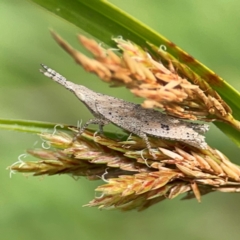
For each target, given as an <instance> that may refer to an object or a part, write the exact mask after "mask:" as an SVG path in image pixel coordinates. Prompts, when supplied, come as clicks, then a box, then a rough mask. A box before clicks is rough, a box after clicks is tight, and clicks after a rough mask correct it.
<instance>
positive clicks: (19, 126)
mask: <svg viewBox="0 0 240 240" xmlns="http://www.w3.org/2000/svg"><path fill="white" fill-rule="evenodd" d="M60 125H61V129H62V130H68V127H69V125H64V124H59V123H49V122H40V121H30V120H18V119H15V120H9V119H0V128H1V129H5V130H14V131H20V132H28V133H42V132H43V131H49V130H50V129H54V128H55V127H56V126H60Z"/></svg>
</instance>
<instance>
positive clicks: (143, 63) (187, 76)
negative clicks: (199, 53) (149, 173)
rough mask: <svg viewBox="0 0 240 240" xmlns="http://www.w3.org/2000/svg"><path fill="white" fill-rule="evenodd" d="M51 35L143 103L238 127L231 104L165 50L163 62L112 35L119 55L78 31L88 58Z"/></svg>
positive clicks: (77, 58) (81, 61)
mask: <svg viewBox="0 0 240 240" xmlns="http://www.w3.org/2000/svg"><path fill="white" fill-rule="evenodd" d="M52 35H53V37H54V39H55V40H56V41H57V43H58V44H59V45H60V46H61V47H62V48H63V49H64V50H65V51H67V52H68V53H69V54H70V55H71V56H72V57H73V58H74V59H75V61H76V62H77V63H78V64H79V65H82V66H83V68H84V69H85V70H87V71H89V72H93V73H95V74H96V75H98V76H99V77H100V78H101V79H102V80H104V81H106V82H109V83H111V85H112V86H122V85H125V86H126V87H127V88H129V89H131V92H132V93H133V94H135V95H136V96H139V97H142V98H145V99H146V100H145V101H144V102H143V104H142V106H143V107H145V108H155V107H156V108H160V109H162V110H164V111H165V112H166V113H167V114H169V115H172V116H175V117H179V118H184V119H189V120H205V121H214V120H219V121H224V122H227V123H229V124H231V125H233V126H234V127H235V128H238V129H240V124H239V122H238V121H237V120H235V119H234V118H233V117H232V115H231V113H232V111H231V108H230V107H229V106H228V105H227V104H226V103H225V102H224V101H223V100H222V99H221V97H220V96H219V95H218V94H217V92H216V91H214V90H213V89H212V88H211V86H210V85H209V84H208V83H207V82H206V81H204V80H203V79H201V78H200V77H199V76H198V75H196V74H195V73H194V72H192V71H191V70H190V69H189V68H188V67H187V66H185V65H184V64H181V63H176V60H175V59H174V60H173V59H172V57H171V55H170V54H168V53H167V52H165V51H163V50H161V49H159V50H158V53H159V54H160V56H161V59H162V60H164V61H165V60H167V62H168V64H167V65H166V64H165V65H163V63H161V62H160V61H159V60H158V61H156V60H154V59H153V58H152V57H151V55H150V54H149V53H147V52H145V51H143V49H141V48H140V47H139V46H137V45H135V44H133V43H132V42H130V41H125V40H123V39H122V38H114V39H113V40H114V41H115V42H116V43H117V46H118V48H119V49H121V50H122V55H121V54H116V53H115V52H114V51H113V50H111V49H107V50H106V49H104V48H103V47H101V46H100V45H99V44H98V43H97V42H95V41H94V40H92V39H88V38H86V37H84V36H81V35H79V36H78V39H79V41H80V42H81V44H82V45H83V46H84V47H85V48H86V49H88V50H89V51H90V52H91V53H92V54H93V55H94V58H95V59H91V58H89V57H87V56H85V55H83V54H82V53H80V52H78V51H77V50H76V49H73V48H72V47H71V46H70V45H69V44H68V43H67V42H65V41H64V40H63V39H62V38H61V37H60V36H58V35H57V34H56V33H54V32H52ZM152 47H153V48H154V46H152ZM155 48H156V47H155ZM155 48H154V49H155ZM118 53H119V52H118ZM173 63H174V65H175V66H176V67H177V69H178V71H176V70H175V68H174V66H173ZM179 73H182V75H181V76H180V74H179ZM182 76H184V77H182Z"/></svg>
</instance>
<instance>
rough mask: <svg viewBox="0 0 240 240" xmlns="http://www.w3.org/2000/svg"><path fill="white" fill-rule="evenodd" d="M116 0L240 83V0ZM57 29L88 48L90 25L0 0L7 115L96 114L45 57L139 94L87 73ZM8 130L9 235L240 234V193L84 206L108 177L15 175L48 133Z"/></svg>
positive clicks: (2, 96)
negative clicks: (49, 71) (46, 72)
mask: <svg viewBox="0 0 240 240" xmlns="http://www.w3.org/2000/svg"><path fill="white" fill-rule="evenodd" d="M111 2H112V3H114V4H116V5H117V6H119V7H120V8H122V9H123V10H125V11H127V12H128V13H130V14H131V15H133V16H134V17H136V18H138V19H139V20H141V21H143V22H144V23H145V24H147V25H149V26H150V27H152V28H153V29H155V30H156V31H159V32H160V33H161V34H163V35H164V36H166V37H167V38H168V39H170V40H171V41H173V42H174V43H176V44H177V45H179V46H180V47H181V48H183V49H184V50H186V51H187V52H188V53H190V54H191V55H193V56H194V57H195V58H197V59H198V60H200V61H201V62H203V63H204V64H205V65H207V66H208V67H210V68H211V69H212V70H214V71H216V72H217V73H218V74H219V75H220V76H222V77H223V78H224V79H226V80H227V81H228V82H229V83H231V84H232V85H233V86H234V87H235V88H236V89H238V90H239V89H240V81H239V76H240V67H239V65H240V48H239V39H240V17H239V9H240V2H239V1H238V0H228V1H225V0H218V1H206V0H204V1H202V0H201V1H200V0H195V1H189V0H188V1H187V0H181V1H178V0H169V1H166V0H165V1H164V0H155V1H153V0H152V1H149V0H138V1H137V0H132V1H129V0H128V1H127V0H112V1H111ZM49 28H52V29H54V30H56V31H57V32H58V33H59V34H61V35H62V36H63V37H64V38H65V39H67V40H68V41H69V42H70V43H71V44H72V45H73V46H75V47H78V48H79V49H81V47H80V46H78V43H77V40H76V37H75V35H76V33H83V32H82V31H81V30H79V29H78V28H76V27H74V26H73V25H70V24H69V23H67V22H66V21H64V20H62V19H60V18H57V17H56V16H54V15H53V14H51V13H49V12H47V11H45V10H44V9H42V8H40V7H39V6H37V5H34V4H32V3H31V2H28V1H26V0H0V29H1V35H0V36H1V37H0V102H1V115H0V117H1V118H10V119H30V120H39V121H52V122H63V123H70V124H76V122H77V120H79V119H83V121H86V120H87V119H89V118H90V117H91V115H90V114H89V112H88V111H87V110H86V108H85V107H83V105H82V104H81V103H80V102H79V101H78V100H77V99H76V98H75V97H74V96H73V95H72V94H71V93H70V92H68V91H66V90H65V89H63V88H62V87H61V86H59V85H57V84H56V83H54V82H52V81H50V80H49V79H47V78H45V77H43V76H42V75H41V74H39V72H38V69H39V64H40V63H44V64H46V65H49V66H50V67H51V68H53V69H55V70H57V71H58V72H60V73H62V74H63V75H64V76H66V77H67V78H68V79H71V80H73V81H74V82H76V83H82V84H83V85H86V86H87V87H89V88H91V89H93V90H95V91H99V92H102V93H106V94H109V95H112V96H117V97H121V98H124V99H126V100H130V101H135V102H140V99H137V98H134V97H133V96H131V95H130V93H128V92H127V91H126V90H125V89H124V88H117V89H110V88H109V87H108V86H107V84H104V83H102V82H101V81H99V80H98V79H97V78H96V77H95V76H93V75H91V74H88V73H85V72H84V70H82V69H81V68H80V67H78V66H77V65H76V64H75V63H74V62H73V60H72V59H71V58H70V57H69V56H68V55H67V54H66V53H65V52H63V51H62V50H61V49H60V48H59V47H58V46H57V45H56V44H55V42H54V41H53V40H52V39H51V37H50V35H49V31H48V29H49ZM119 35H121V33H119ZM81 50H82V49H81ZM82 51H84V50H82ZM0 139H1V144H0V154H1V155H0V156H1V161H0V234H1V239H11V240H12V239H25V240H32V239H34V240H38V239H59V240H63V239H64V240H65V239H84V240H85V239H86V240H88V239H90V240H91V239H106V240H107V239H116V240H120V239H138V240H143V239H186V240H187V239H198V240H206V239H221V240H222V239H239V235H240V227H239V222H240V208H239V206H238V204H239V201H240V194H224V193H214V194H210V195H207V196H204V197H203V198H202V203H201V204H198V203H197V201H195V200H190V201H180V198H177V199H175V200H171V201H170V200H166V201H164V202H163V203H161V204H158V205H156V206H154V207H152V208H150V209H148V210H146V211H144V212H142V213H138V212H135V211H132V212H128V213H121V212H119V211H100V210H98V209H96V208H82V205H83V204H86V203H87V202H88V201H89V200H91V199H92V198H93V197H94V188H95V187H96V185H97V184H100V183H101V182H100V181H99V182H88V181H87V180H85V179H83V178H82V179H80V180H78V181H75V180H73V179H72V178H71V177H69V176H53V177H46V176H45V177H31V176H29V177H24V176H22V175H21V174H15V175H13V176H12V178H10V177H9V171H8V170H6V167H7V166H9V165H11V164H12V163H14V162H16V161H17V159H18V156H19V155H20V154H22V153H24V151H25V149H28V148H32V147H33V146H34V144H35V143H36V141H37V142H38V143H37V146H40V144H41V140H40V139H39V138H38V137H37V136H35V135H31V134H26V133H19V132H13V131H3V130H1V131H0ZM207 141H208V143H209V144H210V145H211V146H213V147H216V148H218V149H219V150H221V151H222V152H223V153H225V154H226V155H227V156H228V157H229V158H230V159H231V161H233V162H236V163H238V164H240V160H239V155H238V154H239V149H237V147H236V146H235V145H234V144H233V143H232V142H231V141H230V140H229V139H228V138H227V137H225V136H224V135H223V134H222V133H221V132H220V131H219V130H218V129H216V128H215V127H214V126H211V130H210V132H209V133H208V134H207ZM25 160H31V158H30V157H27V158H25Z"/></svg>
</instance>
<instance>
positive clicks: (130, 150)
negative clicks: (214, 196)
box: [9, 130, 240, 210]
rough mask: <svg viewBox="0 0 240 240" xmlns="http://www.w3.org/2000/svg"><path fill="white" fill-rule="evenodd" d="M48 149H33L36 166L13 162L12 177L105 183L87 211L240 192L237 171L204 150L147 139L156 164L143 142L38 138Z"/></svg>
mask: <svg viewBox="0 0 240 240" xmlns="http://www.w3.org/2000/svg"><path fill="white" fill-rule="evenodd" d="M41 137H42V138H43V139H45V140H46V141H48V142H49V143H50V144H51V146H52V148H51V149H48V150H47V149H32V150H28V153H29V154H31V155H33V156H34V157H37V158H39V159H40V160H38V161H31V162H30V161H29V162H18V163H15V164H13V165H12V166H10V167H9V168H10V169H11V171H17V172H23V173H33V175H34V176H38V175H55V174H70V175H72V176H75V177H78V176H85V177H87V178H88V179H90V180H99V179H102V180H104V181H105V182H106V183H105V184H104V185H101V186H99V187H98V188H97V189H96V191H98V192H101V195H100V196H99V197H95V199H93V200H92V201H91V202H90V203H89V204H87V206H98V207H99V208H104V209H112V208H114V209H115V208H117V209H121V210H131V209H137V210H144V209H146V208H148V207H149V206H151V205H153V204H155V203H158V202H160V201H162V200H165V199H173V198H175V197H177V196H178V195H180V194H183V193H187V195H186V196H185V197H184V199H190V198H193V197H195V198H196V199H197V200H198V201H200V200H201V195H204V194H207V193H209V192H214V191H223V192H239V189H240V168H239V167H238V166H236V165H234V164H233V163H231V162H230V161H229V160H228V159H227V158H226V157H225V156H224V155H223V154H222V153H221V152H219V151H218V150H214V149H212V148H210V147H209V146H208V149H207V150H201V149H197V148H195V147H191V146H189V145H187V144H184V143H179V142H172V141H167V140H161V139H150V141H151V146H153V147H154V148H155V155H156V159H153V158H152V156H151V155H149V153H148V151H144V148H145V145H144V142H143V140H142V139H140V138H139V137H136V136H132V137H131V139H127V140H124V141H122V140H118V141H117V140H113V139H110V138H108V137H104V136H99V135H95V134H94V132H92V131H89V130H88V131H85V132H84V133H83V134H82V136H81V138H79V139H78V140H77V141H75V142H74V143H73V144H71V143H72V137H71V136H70V135H68V134H66V133H64V132H57V133H55V134H54V135H52V134H47V133H44V134H41Z"/></svg>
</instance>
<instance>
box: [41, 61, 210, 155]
mask: <svg viewBox="0 0 240 240" xmlns="http://www.w3.org/2000/svg"><path fill="white" fill-rule="evenodd" d="M41 66H42V67H43V70H42V69H40V72H41V73H43V74H44V75H45V76H47V77H49V78H51V79H52V80H54V81H55V82H57V83H59V84H61V85H62V86H64V87H65V88H66V89H68V90H70V91H71V92H73V93H74V94H75V95H76V97H77V98H78V99H79V100H80V101H81V102H82V103H84V104H85V105H86V107H87V108H88V109H89V110H90V111H91V113H92V114H93V116H94V117H95V118H94V119H90V120H89V121H87V122H86V123H85V124H84V126H83V127H82V128H81V129H80V131H79V132H78V133H77V135H76V137H75V138H77V137H79V136H80V135H81V134H82V133H83V131H84V130H85V129H86V128H87V127H88V125H89V124H98V125H99V129H100V132H101V133H103V126H104V125H106V124H109V123H112V124H114V125H116V126H118V127H121V128H122V129H124V130H126V131H128V132H130V133H133V134H135V135H137V136H139V137H141V138H142V139H143V140H144V141H145V143H146V146H147V148H148V150H149V151H150V150H151V146H150V143H149V140H148V136H152V137H156V138H163V139H169V140H175V141H180V142H184V143H187V144H189V145H191V146H194V147H196V148H200V149H205V148H207V143H206V142H205V137H204V136H203V135H202V134H204V133H205V132H206V131H208V125H207V124H199V123H192V122H187V121H184V120H181V119H178V118H175V117H172V116H168V115H166V114H164V113H162V112H160V111H157V110H154V109H144V108H142V107H141V105H139V104H134V103H131V102H127V101H124V100H122V99H119V98H115V97H111V96H108V95H104V94H101V93H96V92H94V91H92V90H90V89H88V88H86V87H84V86H82V85H78V84H75V83H73V82H70V81H68V80H67V79H66V78H65V77H63V76H62V75H60V74H59V73H57V72H56V71H54V70H52V69H51V68H48V67H47V66H45V65H43V64H41Z"/></svg>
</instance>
